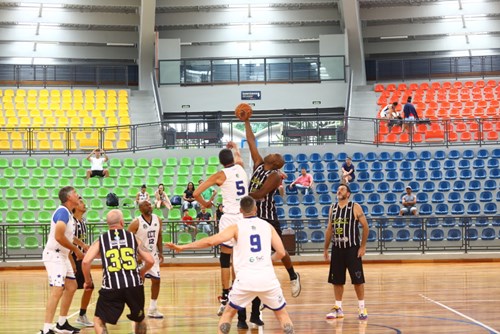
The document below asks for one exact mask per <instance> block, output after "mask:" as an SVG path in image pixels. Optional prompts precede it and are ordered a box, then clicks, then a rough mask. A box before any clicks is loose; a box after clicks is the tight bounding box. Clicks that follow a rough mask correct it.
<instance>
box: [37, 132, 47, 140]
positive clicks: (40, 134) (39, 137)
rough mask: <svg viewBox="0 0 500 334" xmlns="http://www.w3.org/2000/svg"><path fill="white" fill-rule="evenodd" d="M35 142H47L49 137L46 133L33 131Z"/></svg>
mask: <svg viewBox="0 0 500 334" xmlns="http://www.w3.org/2000/svg"><path fill="white" fill-rule="evenodd" d="M34 134H35V140H49V135H48V133H47V132H46V131H35V132H34Z"/></svg>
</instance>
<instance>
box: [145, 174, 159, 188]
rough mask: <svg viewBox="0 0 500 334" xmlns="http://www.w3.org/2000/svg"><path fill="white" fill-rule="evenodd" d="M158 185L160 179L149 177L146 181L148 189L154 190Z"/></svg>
mask: <svg viewBox="0 0 500 334" xmlns="http://www.w3.org/2000/svg"><path fill="white" fill-rule="evenodd" d="M157 185H158V178H156V177H148V178H147V179H146V186H147V187H148V188H154V187H156V186H157Z"/></svg>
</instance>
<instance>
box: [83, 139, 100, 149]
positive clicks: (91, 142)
mask: <svg viewBox="0 0 500 334" xmlns="http://www.w3.org/2000/svg"><path fill="white" fill-rule="evenodd" d="M98 144H99V141H98V140H97V139H81V140H80V142H79V147H80V149H94V148H96V147H97V146H98Z"/></svg>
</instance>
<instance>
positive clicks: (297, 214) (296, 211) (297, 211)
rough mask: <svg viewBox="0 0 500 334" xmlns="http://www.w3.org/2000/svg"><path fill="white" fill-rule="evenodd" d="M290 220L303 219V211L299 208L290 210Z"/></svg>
mask: <svg viewBox="0 0 500 334" xmlns="http://www.w3.org/2000/svg"><path fill="white" fill-rule="evenodd" d="M288 218H292V219H294V218H302V210H301V209H300V208H299V207H297V206H292V207H291V208H289V209H288Z"/></svg>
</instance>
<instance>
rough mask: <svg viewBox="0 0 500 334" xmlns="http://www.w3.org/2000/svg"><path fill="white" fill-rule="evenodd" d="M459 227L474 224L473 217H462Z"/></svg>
mask: <svg viewBox="0 0 500 334" xmlns="http://www.w3.org/2000/svg"><path fill="white" fill-rule="evenodd" d="M458 226H459V227H466V226H472V219H471V218H470V217H460V218H459V220H458Z"/></svg>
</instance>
